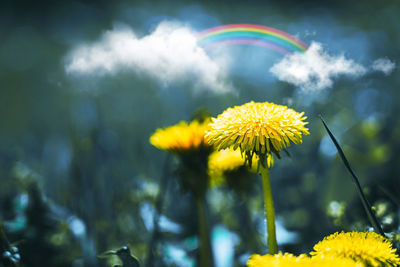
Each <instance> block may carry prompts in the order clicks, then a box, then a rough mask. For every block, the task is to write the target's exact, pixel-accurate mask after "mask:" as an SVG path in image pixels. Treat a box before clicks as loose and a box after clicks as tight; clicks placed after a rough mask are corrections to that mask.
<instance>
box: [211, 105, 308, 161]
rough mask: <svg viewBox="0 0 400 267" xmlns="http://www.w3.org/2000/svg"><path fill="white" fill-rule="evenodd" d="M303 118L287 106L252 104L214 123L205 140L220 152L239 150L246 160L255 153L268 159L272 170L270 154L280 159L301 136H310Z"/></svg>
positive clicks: (227, 113) (241, 107)
mask: <svg viewBox="0 0 400 267" xmlns="http://www.w3.org/2000/svg"><path fill="white" fill-rule="evenodd" d="M303 115H304V112H302V113H297V112H296V111H294V110H293V109H290V108H288V107H286V106H282V105H277V104H274V103H268V102H264V103H255V102H253V101H252V102H249V103H247V104H244V105H242V106H236V107H233V108H228V109H227V110H225V111H224V112H223V113H222V114H220V115H219V116H218V117H217V118H214V119H212V122H211V123H210V126H209V129H208V131H207V133H206V139H207V140H208V142H209V143H210V144H211V145H214V146H215V147H216V148H217V149H218V150H221V149H225V148H228V147H233V149H234V150H236V149H237V148H240V151H241V153H245V155H246V160H247V159H249V158H248V157H249V156H250V155H252V154H254V153H255V154H257V155H259V156H260V157H262V158H263V159H264V157H265V156H267V157H266V158H265V160H266V161H267V165H268V166H271V164H272V162H270V161H271V159H272V158H271V157H270V155H271V152H273V153H275V154H277V156H278V157H279V151H281V150H282V149H284V148H286V147H288V146H290V142H293V143H294V144H300V143H302V134H309V132H308V129H307V128H306V127H305V125H306V124H307V122H305V121H304V120H305V119H306V118H307V117H305V116H303ZM249 163H250V164H251V162H249ZM263 163H264V162H263Z"/></svg>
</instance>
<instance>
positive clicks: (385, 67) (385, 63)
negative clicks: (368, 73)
mask: <svg viewBox="0 0 400 267" xmlns="http://www.w3.org/2000/svg"><path fill="white" fill-rule="evenodd" d="M395 67H396V64H395V63H394V62H392V61H390V60H389V59H388V58H378V59H377V60H375V61H374V62H372V66H371V68H372V69H373V70H374V71H381V72H383V73H384V74H385V75H389V74H391V73H392V71H393V70H394V68H395Z"/></svg>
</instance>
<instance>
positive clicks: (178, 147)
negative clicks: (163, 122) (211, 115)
mask: <svg viewBox="0 0 400 267" xmlns="http://www.w3.org/2000/svg"><path fill="white" fill-rule="evenodd" d="M208 123H209V120H205V121H204V122H199V121H197V120H195V121H192V122H190V123H187V122H185V121H181V122H180V123H178V124H176V125H173V126H170V127H167V128H164V129H157V130H156V132H155V133H154V134H153V135H152V136H151V137H150V143H151V144H152V145H153V146H155V147H157V148H159V149H162V150H166V151H169V152H175V153H183V152H187V151H191V150H195V149H198V148H201V147H208V144H207V142H206V141H205V139H204V135H205V131H206V129H207V126H208Z"/></svg>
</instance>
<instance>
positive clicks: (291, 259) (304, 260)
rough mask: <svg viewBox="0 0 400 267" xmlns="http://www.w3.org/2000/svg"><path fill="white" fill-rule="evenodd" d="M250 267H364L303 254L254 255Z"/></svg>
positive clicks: (344, 261) (342, 259)
mask: <svg viewBox="0 0 400 267" xmlns="http://www.w3.org/2000/svg"><path fill="white" fill-rule="evenodd" d="M247 266H248V267H267V266H268V267H322V266H323V267H363V266H362V264H359V263H356V262H354V261H352V260H349V259H344V258H339V259H338V258H333V257H312V258H310V257H309V256H307V255H305V254H302V255H300V256H294V255H293V254H290V253H285V254H282V253H281V252H280V253H278V254H275V255H269V254H267V255H264V256H261V255H258V254H255V255H252V256H251V257H250V259H249V260H248V261H247Z"/></svg>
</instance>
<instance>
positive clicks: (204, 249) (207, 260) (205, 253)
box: [196, 196, 214, 267]
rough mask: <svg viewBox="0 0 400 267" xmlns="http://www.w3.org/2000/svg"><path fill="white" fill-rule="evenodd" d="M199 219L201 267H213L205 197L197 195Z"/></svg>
mask: <svg viewBox="0 0 400 267" xmlns="http://www.w3.org/2000/svg"><path fill="white" fill-rule="evenodd" d="M196 204H197V212H198V220H199V235H200V244H199V246H200V267H213V266H214V263H213V262H214V261H213V255H212V250H211V241H210V236H209V232H208V229H207V219H206V210H205V199H204V198H203V197H200V196H198V197H196Z"/></svg>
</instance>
